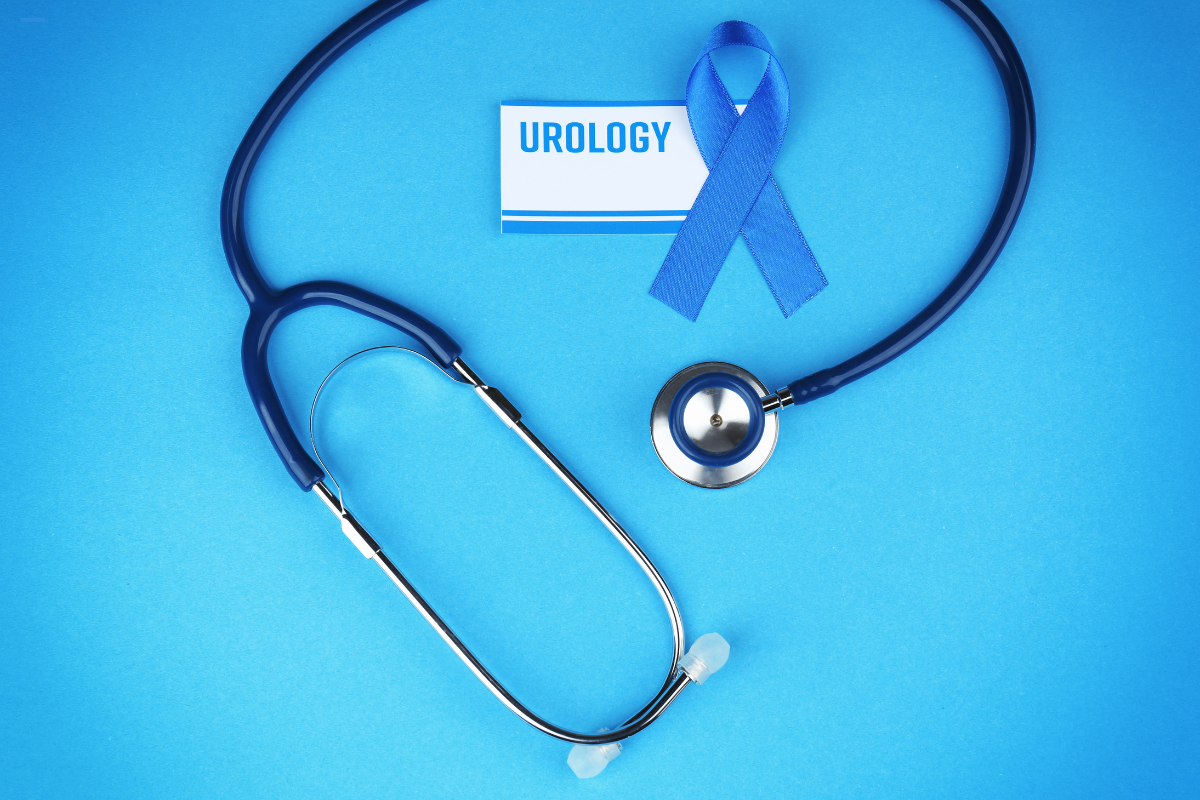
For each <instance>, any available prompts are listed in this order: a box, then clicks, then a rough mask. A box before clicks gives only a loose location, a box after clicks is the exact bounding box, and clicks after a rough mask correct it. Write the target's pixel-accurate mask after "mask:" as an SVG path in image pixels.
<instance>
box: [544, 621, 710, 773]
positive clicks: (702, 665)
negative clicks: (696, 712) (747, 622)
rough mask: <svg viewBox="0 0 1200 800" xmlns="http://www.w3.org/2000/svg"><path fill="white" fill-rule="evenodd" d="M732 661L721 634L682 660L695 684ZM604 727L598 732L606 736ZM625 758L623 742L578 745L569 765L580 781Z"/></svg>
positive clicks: (696, 646)
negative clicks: (622, 756)
mask: <svg viewBox="0 0 1200 800" xmlns="http://www.w3.org/2000/svg"><path fill="white" fill-rule="evenodd" d="M728 660H729V642H727V641H725V638H724V637H723V636H721V634H719V633H706V634H704V635H703V636H701V637H700V638H699V639H697V640H696V641H694V642H692V646H691V647H689V648H688V651H687V652H686V653H684V655H683V658H681V659H679V669H680V670H681V671H682V672H683V673H684V674H686V675H687V676H688V679H689V680H690V681H691V682H692V683H696V684H700V683H704V682H705V681H706V680H708V678H709V677H710V676H711V675H712V674H713V673H714V672H716V671H717V670H719V669H720V668H721V667H723V666H725V662H726V661H728ZM607 730H608V728H601V729H600V730H599V731H597V733H604V732H605V731H607ZM619 755H621V743H620V742H609V743H607V744H577V745H575V746H574V747H572V748H571V752H570V753H568V754H567V766H568V767H570V768H571V771H572V772H574V773H575V777H576V778H594V777H596V776H597V775H599V774H600V773H601V772H603V771H604V768H605V767H607V766H608V763H609V762H610V761H612V760H613V759H614V758H616V757H617V756H619Z"/></svg>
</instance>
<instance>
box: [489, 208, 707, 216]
mask: <svg viewBox="0 0 1200 800" xmlns="http://www.w3.org/2000/svg"><path fill="white" fill-rule="evenodd" d="M500 213H501V214H502V215H503V216H506V217H686V216H687V215H688V210H687V209H686V208H685V209H683V210H682V211H505V210H501V211H500Z"/></svg>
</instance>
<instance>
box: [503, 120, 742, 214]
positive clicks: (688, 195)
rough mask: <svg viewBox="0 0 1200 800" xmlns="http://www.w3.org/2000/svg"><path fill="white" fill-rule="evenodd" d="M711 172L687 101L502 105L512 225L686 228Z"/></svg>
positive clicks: (507, 198) (505, 175)
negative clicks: (690, 119) (698, 143)
mask: <svg viewBox="0 0 1200 800" xmlns="http://www.w3.org/2000/svg"><path fill="white" fill-rule="evenodd" d="M743 108H745V106H738V112H739V113H740V112H741V111H742V109H743ZM522 134H523V135H524V139H522ZM707 177H708V168H707V167H705V166H704V159H703V158H701V157H700V151H699V150H698V149H697V148H696V141H695V139H694V138H692V129H691V127H690V126H689V125H688V118H687V107H686V106H685V105H684V104H683V103H665V104H664V103H581V102H561V103H556V102H512V103H502V104H501V105H500V220H501V222H500V229H501V231H502V232H504V233H678V232H679V226H680V224H681V223H682V222H683V218H684V217H686V216H687V213H688V211H689V210H690V209H691V207H692V203H693V202H694V201H695V199H696V195H697V194H699V192H700V187H701V186H703V185H704V180H705V179H706V178H707Z"/></svg>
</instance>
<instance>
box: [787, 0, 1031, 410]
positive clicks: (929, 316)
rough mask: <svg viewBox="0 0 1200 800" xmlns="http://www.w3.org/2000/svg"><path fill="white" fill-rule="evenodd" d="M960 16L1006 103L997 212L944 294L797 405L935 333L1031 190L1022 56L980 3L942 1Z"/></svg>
mask: <svg viewBox="0 0 1200 800" xmlns="http://www.w3.org/2000/svg"><path fill="white" fill-rule="evenodd" d="M942 2H943V3H945V4H946V5H947V6H949V7H950V8H951V9H953V10H954V12H955V13H956V14H958V15H959V16H960V17H962V18H963V19H964V20H965V21H966V23H967V24H968V25H970V26H971V30H973V31H975V33H976V35H978V36H979V39H980V40H981V41H982V42H983V44H984V46H985V47H986V48H987V51H988V54H989V55H991V57H992V61H993V62H994V63H995V65H996V70H997V72H998V73H999V75H1000V81H1001V83H1003V85H1004V95H1005V97H1006V99H1007V100H1008V119H1009V147H1008V166H1007V168H1006V170H1005V173H1004V183H1003V184H1002V185H1001V188H1000V197H999V198H998V199H997V201H996V207H995V210H994V211H993V212H992V216H991V219H989V220H988V224H987V227H986V228H984V231H983V235H982V236H980V238H979V243H978V244H976V245H975V249H974V251H972V253H971V255H970V257H969V258H967V261H966V263H965V264H964V265H963V267H962V269H960V270H959V271H958V274H956V275H955V276H954V278H953V280H951V281H950V283H949V285H947V286H946V288H945V289H943V290H942V292H941V293H940V294H939V295H938V296H937V297H935V298H934V299H933V301H932V302H930V303H929V305H927V306H925V307H924V308H923V309H921V311H920V312H919V313H917V315H916V316H914V317H913V318H912V319H910V320H909V321H908V322H906V323H904V324H903V325H901V326H900V327H899V328H898V329H897V330H896V331H894V332H893V333H892V334H890V335H889V336H886V337H885V338H883V339H881V340H880V341H879V342H877V343H876V344H874V345H872V346H871V347H868V348H867V349H866V350H863V351H862V352H861V353H859V354H858V355H856V356H852V357H851V358H848V359H846V360H845V361H843V362H842V363H840V364H838V365H837V366H835V367H830V368H829V369H823V370H821V371H819V372H814V373H813V374H811V375H808V376H806V377H803V378H801V379H800V380H797V381H793V382H792V383H789V384H788V391H790V392H791V394H792V400H793V402H795V403H796V404H797V405H799V404H802V403H809V402H812V401H813V400H816V399H818V398H821V397H825V396H827V395H830V394H833V393H834V392H835V391H837V390H838V389H840V388H842V387H843V386H846V385H847V384H849V383H852V382H854V381H856V380H858V379H859V378H863V377H865V376H867V375H870V374H871V373H872V372H874V371H875V370H877V369H879V368H880V367H882V366H883V365H884V364H887V363H888V362H890V361H892V360H893V359H895V358H896V357H897V356H899V355H901V354H903V353H904V352H905V351H907V350H908V349H909V348H911V347H912V346H913V345H915V344H917V342H919V341H921V340H922V339H924V338H925V337H926V336H928V335H929V334H931V333H933V331H934V330H936V329H937V327H938V326H939V325H941V324H942V323H943V322H945V321H946V320H947V319H948V318H949V317H950V315H951V314H953V313H954V312H955V311H956V310H958V307H959V306H961V305H962V304H963V301H965V300H966V299H967V298H968V297H970V295H971V292H973V291H975V289H976V287H978V286H979V283H980V281H982V280H983V279H984V277H985V276H986V275H987V274H988V270H990V269H991V268H992V265H993V264H995V263H996V259H997V258H998V257H999V256H1000V251H1001V250H1003V249H1004V245H1005V243H1006V242H1007V241H1008V237H1009V234H1011V233H1012V229H1013V226H1014V225H1016V223H1017V217H1018V216H1019V215H1020V213H1021V207H1022V206H1023V205H1024V203H1025V195H1026V193H1027V192H1028V191H1029V180H1030V177H1031V175H1032V174H1033V153H1034V145H1035V140H1036V138H1037V137H1036V130H1035V125H1034V114H1033V88H1032V87H1031V86H1030V85H1029V76H1028V75H1027V74H1026V72H1025V65H1024V63H1023V62H1022V61H1021V55H1020V54H1019V53H1018V52H1017V47H1016V45H1015V44H1013V40H1012V37H1010V36H1009V35H1008V31H1006V30H1005V29H1004V26H1003V25H1001V24H1000V20H998V19H996V16H995V15H994V14H993V13H992V12H991V11H990V10H989V9H988V8H987V6H985V5H984V4H983V3H981V2H979V1H978V0H942Z"/></svg>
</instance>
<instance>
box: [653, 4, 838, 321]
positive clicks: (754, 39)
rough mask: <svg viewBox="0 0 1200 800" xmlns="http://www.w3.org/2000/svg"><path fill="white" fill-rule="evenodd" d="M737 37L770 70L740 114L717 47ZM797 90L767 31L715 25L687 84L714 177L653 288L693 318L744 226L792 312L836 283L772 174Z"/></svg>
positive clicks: (783, 306) (690, 109) (692, 117)
mask: <svg viewBox="0 0 1200 800" xmlns="http://www.w3.org/2000/svg"><path fill="white" fill-rule="evenodd" d="M735 44H739V45H745V46H747V47H754V48H757V49H759V50H762V51H763V52H764V53H766V54H767V70H766V72H765V73H764V74H763V77H762V81H761V82H760V83H759V85H758V88H757V89H755V91H754V94H753V96H751V98H750V102H749V103H748V104H747V105H746V109H745V111H743V112H742V113H741V115H740V116H739V115H738V112H737V108H736V107H735V106H734V103H733V100H732V99H731V98H730V96H729V93H728V92H727V91H726V90H725V84H723V83H722V82H721V78H720V76H718V75H717V70H716V67H714V66H713V62H712V58H711V57H710V55H709V54H710V53H712V51H714V50H718V49H720V48H722V47H728V46H729V45H735ZM788 99H789V93H788V82H787V77H786V76H785V75H784V74H783V68H782V67H781V66H780V65H779V61H778V59H776V58H775V53H774V51H773V50H771V45H770V43H769V42H767V37H766V36H765V35H763V32H762V31H760V30H759V29H758V28H756V27H754V26H753V25H750V24H749V23H746V22H737V21H732V22H722V23H721V24H720V25H718V26H717V27H715V28H713V31H712V33H710V34H709V36H708V41H706V42H705V43H704V49H703V50H702V51H701V52H700V56H699V57H698V58H697V59H696V64H695V66H694V67H692V74H691V75H690V76H689V77H688V83H687V113H688V121H689V122H690V123H691V126H692V135H693V136H694V137H695V139H696V144H697V146H698V147H699V148H700V154H701V156H703V157H704V163H705V164H706V165H707V166H708V169H709V174H708V179H707V180H705V182H704V186H703V187H701V189H700V194H699V195H697V196H696V202H695V203H694V204H693V205H692V209H691V211H690V212H689V213H688V215H687V219H685V220H684V221H683V225H682V227H680V229H679V234H678V235H677V236H676V237H675V241H674V242H672V244H671V249H670V251H668V252H667V257H666V259H665V260H664V261H663V265H662V268H661V269H659V271H658V276H657V277H656V278H655V279H654V285H653V286H651V287H650V294H651V295H653V296H654V297H656V298H657V299H659V300H661V301H662V302H664V303H666V304H667V305H668V306H670V307H671V308H673V309H675V310H676V311H678V312H679V313H680V314H682V315H683V316H685V317H687V318H688V319H690V320H692V321H693V322H695V321H696V318H697V317H698V316H699V315H700V309H701V308H702V307H703V306H704V300H705V298H707V297H708V292H709V290H710V289H711V288H712V285H713V281H715V280H716V279H717V273H718V272H720V271H721V267H722V265H724V263H725V258H726V257H727V256H728V255H729V249H730V248H731V247H733V243H734V242H735V241H736V240H737V237H738V235H739V234H740V235H742V236H744V237H745V238H746V244H748V245H749V246H750V252H751V253H752V254H753V255H754V260H755V261H757V262H758V268H759V270H760V271H761V272H762V275H763V278H764V279H766V281H767V286H769V287H770V289H771V294H773V295H774V296H775V302H777V303H778V304H779V308H780V310H781V311H783V315H784V316H785V317H789V316H791V315H792V313H793V312H795V310H796V309H798V308H799V307H800V306H802V305H804V304H805V303H806V302H808V301H809V300H811V299H812V298H813V297H815V296H816V294H817V293H818V292H819V291H821V290H822V289H824V288H825V286H826V285H827V282H826V280H825V276H824V275H823V274H822V273H821V268H820V267H818V266H817V262H816V259H814V258H813V254H812V251H811V250H810V249H809V248H808V243H807V242H806V241H804V235H803V234H802V233H800V228H799V227H798V226H797V225H796V220H795V219H794V218H793V217H792V212H791V211H790V210H789V209H788V207H787V203H785V202H784V199H783V194H782V193H781V192H780V191H779V186H778V185H777V184H776V183H775V179H774V178H773V177H772V176H771V168H772V167H773V166H774V165H775V159H776V157H778V155H779V148H780V146H781V145H782V144H783V137H784V134H785V133H786V132H787V124H788V113H789V112H788Z"/></svg>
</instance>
